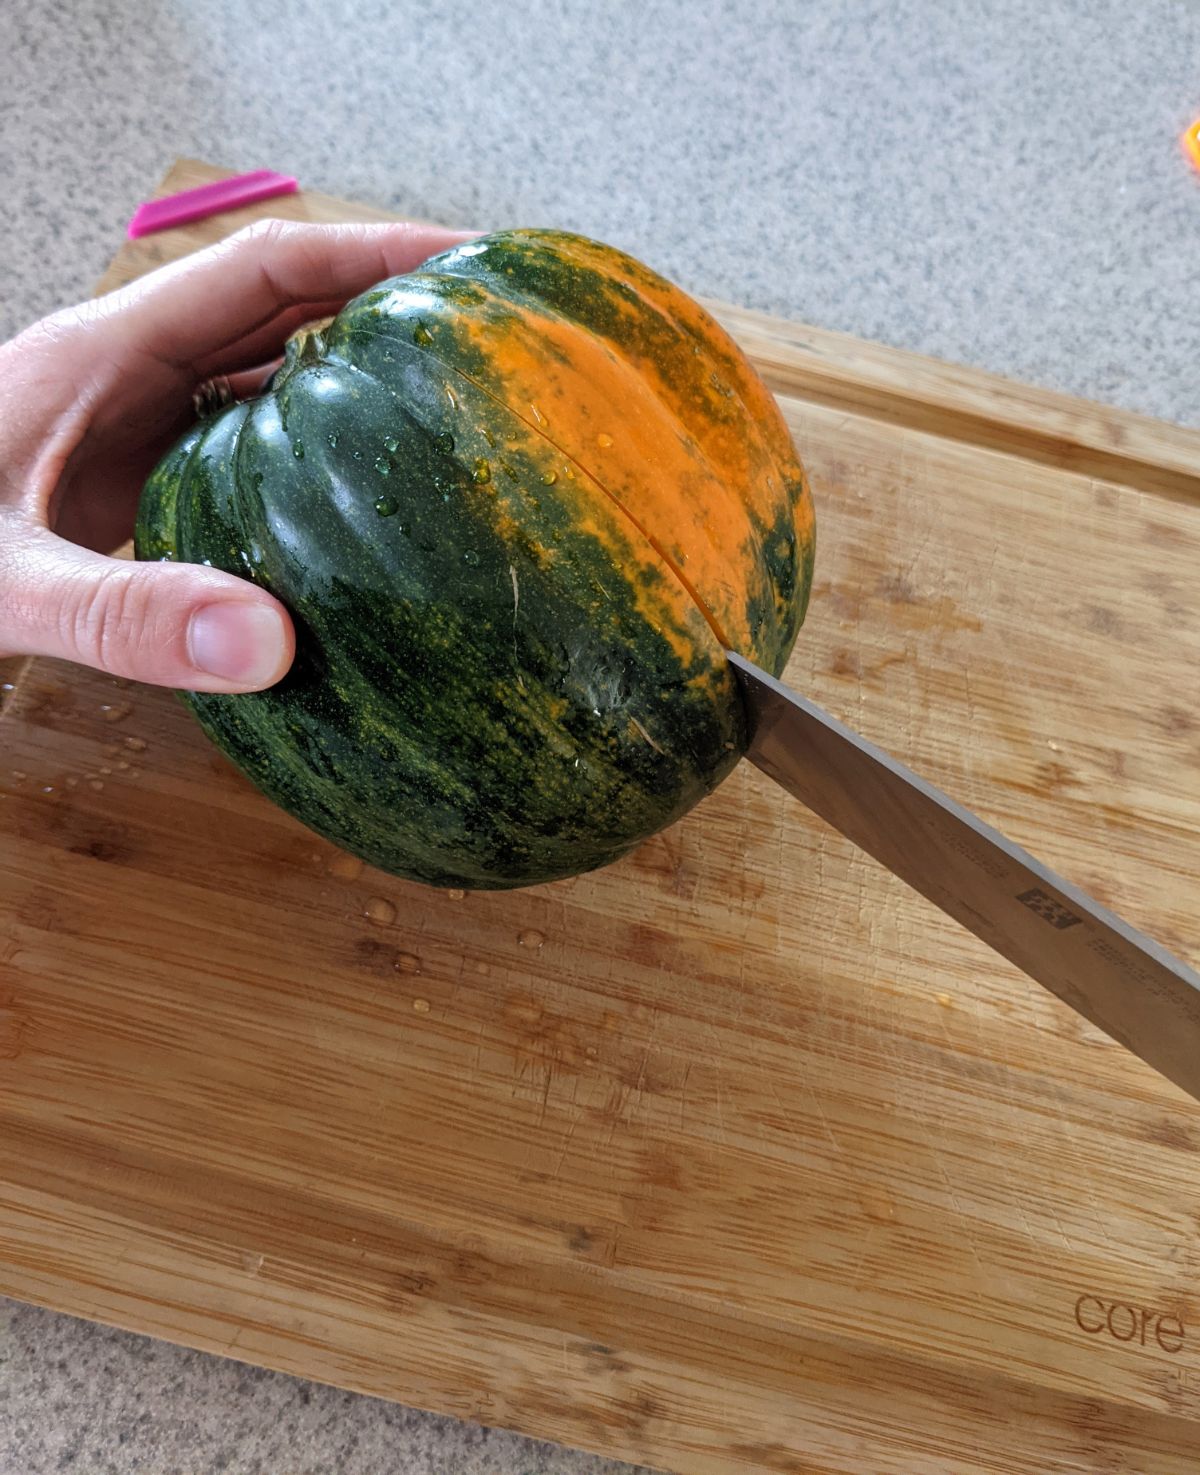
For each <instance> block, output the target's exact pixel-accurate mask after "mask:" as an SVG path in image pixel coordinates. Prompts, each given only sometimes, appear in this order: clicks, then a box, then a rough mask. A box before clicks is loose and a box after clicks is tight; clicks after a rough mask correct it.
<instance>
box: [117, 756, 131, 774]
mask: <svg viewBox="0 0 1200 1475" xmlns="http://www.w3.org/2000/svg"><path fill="white" fill-rule="evenodd" d="M128 768H129V760H128V759H127V758H118V760H117V772H118V773H125V772H126V771H127V769H128Z"/></svg>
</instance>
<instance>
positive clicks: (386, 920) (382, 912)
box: [363, 896, 396, 927]
mask: <svg viewBox="0 0 1200 1475" xmlns="http://www.w3.org/2000/svg"><path fill="white" fill-rule="evenodd" d="M363 916H364V917H366V919H367V921H368V922H374V923H375V925H376V927H390V926H391V925H392V923H393V922H394V921H395V920H396V908H395V907H394V906H393V904H392V903H391V902H390V901H388V899H387V897H386V896H372V897H371V899H370V900H369V901H368V902H367V904H366V906H365V907H363Z"/></svg>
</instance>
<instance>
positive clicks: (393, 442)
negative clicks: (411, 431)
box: [383, 435, 400, 456]
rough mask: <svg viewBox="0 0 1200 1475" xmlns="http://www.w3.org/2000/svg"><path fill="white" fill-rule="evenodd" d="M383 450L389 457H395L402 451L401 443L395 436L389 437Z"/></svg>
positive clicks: (384, 443)
mask: <svg viewBox="0 0 1200 1475" xmlns="http://www.w3.org/2000/svg"><path fill="white" fill-rule="evenodd" d="M383 449H384V450H385V451H386V452H387V453H388V455H389V456H391V455H394V454H395V453H396V452H397V451H398V450H399V449H400V442H399V441H398V440H397V439H396V437H395V436H394V435H389V436H387V437H386V438H385V440H384V442H383Z"/></svg>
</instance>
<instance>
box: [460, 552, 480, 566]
mask: <svg viewBox="0 0 1200 1475" xmlns="http://www.w3.org/2000/svg"><path fill="white" fill-rule="evenodd" d="M463 562H464V563H465V564H467V565H468V566H469V567H470V568H478V566H479V554H478V553H476V552H475V550H474V548H468V549H467V551H466V552H465V553H464V554H463Z"/></svg>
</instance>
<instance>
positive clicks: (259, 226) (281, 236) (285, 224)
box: [233, 216, 303, 252]
mask: <svg viewBox="0 0 1200 1475" xmlns="http://www.w3.org/2000/svg"><path fill="white" fill-rule="evenodd" d="M302 231H303V227H302V226H299V225H297V224H296V222H295V221H293V220H280V219H278V217H276V216H272V217H271V218H270V219H269V220H256V221H254V222H253V223H252V224H251V225H248V226H246V227H245V228H244V229H242V230H240V231H238V233H237V235H235V236H234V237H233V243H234V244H236V245H240V246H241V247H242V248H243V249H244V250H248V251H255V252H257V251H263V250H275V249H277V248H278V247H279V246H282V245H284V244H286V243H287V242H288V241H290V240H293V239H294V238H295V237H296V235H297V233H299V232H302Z"/></svg>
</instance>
